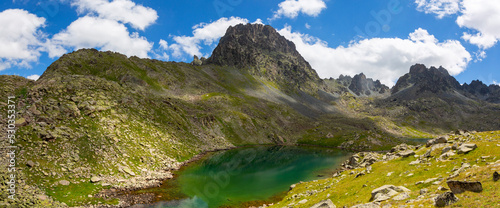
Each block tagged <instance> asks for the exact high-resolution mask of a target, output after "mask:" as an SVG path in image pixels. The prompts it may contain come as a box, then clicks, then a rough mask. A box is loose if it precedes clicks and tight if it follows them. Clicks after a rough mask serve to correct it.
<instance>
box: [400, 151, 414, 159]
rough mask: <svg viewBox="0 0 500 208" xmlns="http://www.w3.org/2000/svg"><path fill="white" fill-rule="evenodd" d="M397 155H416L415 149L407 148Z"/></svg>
mask: <svg viewBox="0 0 500 208" xmlns="http://www.w3.org/2000/svg"><path fill="white" fill-rule="evenodd" d="M396 155H398V156H400V157H410V156H412V155H415V151H413V150H405V151H402V152H398V153H397V154H396Z"/></svg>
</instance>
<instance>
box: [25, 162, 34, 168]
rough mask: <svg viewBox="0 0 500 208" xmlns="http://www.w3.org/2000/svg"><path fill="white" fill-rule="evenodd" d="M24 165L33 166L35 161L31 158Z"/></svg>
mask: <svg viewBox="0 0 500 208" xmlns="http://www.w3.org/2000/svg"><path fill="white" fill-rule="evenodd" d="M26 166H28V167H29V168H31V167H34V166H35V163H34V162H33V161H31V160H28V162H26Z"/></svg>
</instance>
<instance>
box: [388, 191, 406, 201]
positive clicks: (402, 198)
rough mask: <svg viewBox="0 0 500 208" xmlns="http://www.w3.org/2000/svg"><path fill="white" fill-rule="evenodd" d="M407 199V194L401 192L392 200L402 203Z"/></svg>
mask: <svg viewBox="0 0 500 208" xmlns="http://www.w3.org/2000/svg"><path fill="white" fill-rule="evenodd" d="M408 198H410V195H408V193H406V192H403V193H400V194H398V195H396V196H395V197H393V198H392V199H393V200H396V201H403V200H405V199H408Z"/></svg>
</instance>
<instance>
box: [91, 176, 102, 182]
mask: <svg viewBox="0 0 500 208" xmlns="http://www.w3.org/2000/svg"><path fill="white" fill-rule="evenodd" d="M101 180H102V179H101V178H99V177H97V176H94V177H92V178H90V182H92V183H97V182H99V181H101Z"/></svg>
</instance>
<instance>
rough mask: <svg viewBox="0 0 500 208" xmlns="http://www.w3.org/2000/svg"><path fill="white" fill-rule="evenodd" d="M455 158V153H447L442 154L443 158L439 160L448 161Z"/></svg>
mask: <svg viewBox="0 0 500 208" xmlns="http://www.w3.org/2000/svg"><path fill="white" fill-rule="evenodd" d="M453 156H455V153H453V152H446V153H444V154H442V155H441V156H439V159H440V160H447V159H448V158H450V157H453Z"/></svg>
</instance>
